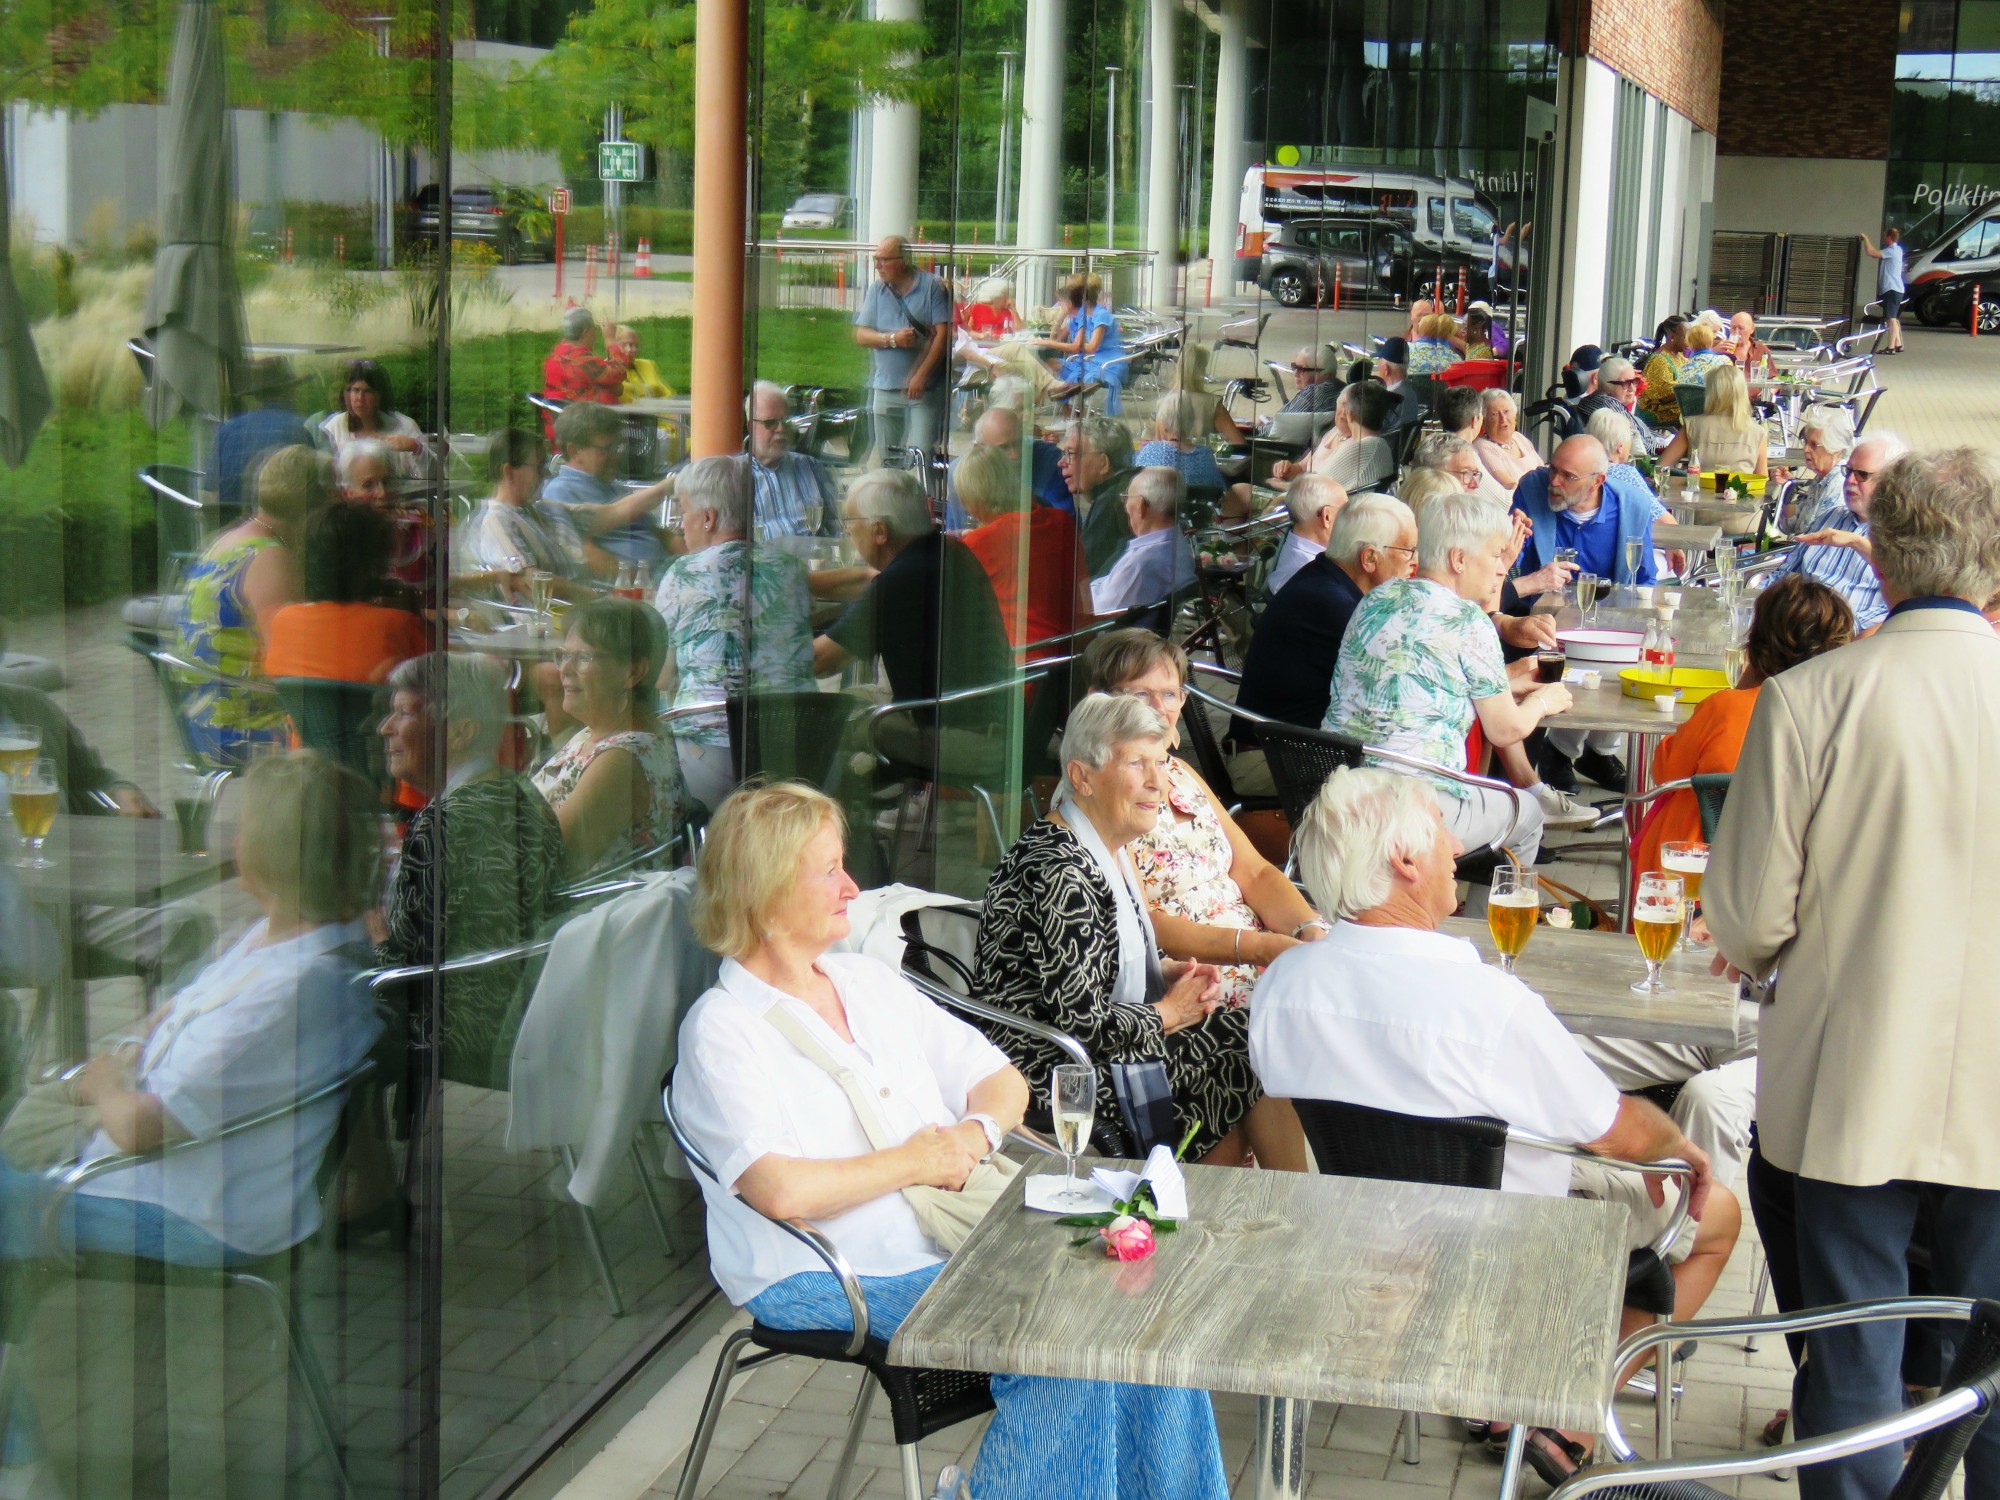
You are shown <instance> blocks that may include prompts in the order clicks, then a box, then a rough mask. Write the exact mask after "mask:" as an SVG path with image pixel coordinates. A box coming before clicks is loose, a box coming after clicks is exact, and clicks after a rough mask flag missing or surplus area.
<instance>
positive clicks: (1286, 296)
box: [1257, 216, 1416, 307]
mask: <svg viewBox="0 0 2000 1500" xmlns="http://www.w3.org/2000/svg"><path fill="white" fill-rule="evenodd" d="M1415 257H1416V247H1415V245H1414V243H1413V242H1412V240H1411V238H1410V236H1409V234H1408V233H1407V232H1406V231H1404V230H1403V229H1402V228H1401V227H1399V226H1398V225H1396V224H1393V223H1390V222H1388V221H1386V220H1383V219H1371V218H1364V217H1360V216H1356V217H1353V218H1338V219H1334V218H1325V219H1289V220H1287V221H1286V222H1284V223H1283V224H1280V225H1279V226H1278V228H1277V230H1276V231H1275V232H1274V233H1272V234H1271V235H1270V236H1269V237H1267V238H1266V239H1265V241H1264V253H1263V256H1262V257H1261V258H1260V259H1259V261H1258V269H1257V284H1258V285H1259V286H1261V287H1263V288H1264V290H1265V291H1267V292H1269V293H1270V294H1271V295H1272V296H1273V297H1275V298H1277V300H1278V301H1279V303H1281V304H1282V305H1283V306H1285V307H1305V306H1307V305H1309V304H1311V303H1314V302H1320V301H1325V300H1327V299H1329V298H1331V297H1332V295H1333V284H1334V279H1335V277H1336V275H1337V276H1338V277H1339V280H1340V286H1341V296H1342V297H1343V298H1346V297H1348V296H1371V297H1385V296H1388V295H1390V294H1391V293H1394V292H1399V291H1405V290H1407V287H1408V283H1409V279H1410V267H1411V265H1412V263H1413V262H1414V260H1415Z"/></svg>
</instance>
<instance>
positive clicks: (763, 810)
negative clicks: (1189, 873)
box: [673, 782, 1229, 1500]
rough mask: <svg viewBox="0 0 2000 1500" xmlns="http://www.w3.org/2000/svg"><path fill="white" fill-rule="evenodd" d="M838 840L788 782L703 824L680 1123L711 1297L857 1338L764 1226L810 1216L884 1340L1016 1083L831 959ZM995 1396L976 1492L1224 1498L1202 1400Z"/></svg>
mask: <svg viewBox="0 0 2000 1500" xmlns="http://www.w3.org/2000/svg"><path fill="white" fill-rule="evenodd" d="M844 834H845V829H844V827H843V825H842V819H841V814H840V809H839V808H838V807H837V806H836V805H835V804H834V803H833V802H832V801H830V800H829V799H828V798H827V797H825V796H823V795H822V794H821V793H819V792H817V791H815V790H813V789H812V788H810V787H807V786H804V785H802V784H800V783H798V782H777V783H774V784H772V785H768V786H756V787H747V788H745V789H744V790H743V791H740V792H738V793H736V794H735V795H734V796H732V797H730V798H729V799H728V800H727V801H726V802H724V803H723V805H722V806H721V807H720V808H719V809H717V811H716V815H715V817H714V819H713V820H712V821H711V822H710V824H709V830H708V838H707V840H706V842H704V844H703V845H702V851H701V862H700V866H699V870H698V873H697V877H696V879H697V884H696V889H695V903H694V927H695V933H696V935H697V936H698V937H699V938H700V939H701V941H702V943H703V944H704V945H705V946H706V947H707V948H709V949H710V950H711V951H712V952H715V953H719V954H721V955H722V958H723V963H722V970H721V973H720V974H719V975H718V976H717V979H716V982H715V985H714V987H713V988H711V989H710V990H708V991H707V992H706V993H705V994H703V995H702V997H701V998H700V999H699V1000H697V1001H696V1002H695V1003H694V1005H693V1006H692V1007H691V1008H690V1009H689V1011H688V1014H687V1019H686V1020H685V1021H683V1022H682V1023H681V1029H680V1049H679V1063H678V1065H677V1066H676V1068H675V1070H674V1077H673V1109H674V1118H675V1120H676V1122H677V1123H678V1124H679V1125H680V1128H681V1129H682V1130H683V1131H684V1132H685V1133H686V1134H687V1136H688V1138H689V1140H690V1141H691V1142H692V1143H693V1145H694V1146H695V1148H696V1149H697V1150H698V1151H699V1152H700V1153H701V1155H702V1156H703V1157H704V1158H706V1160H707V1161H708V1162H709V1163H710V1164H711V1165H712V1167H713V1169H714V1174H715V1176H714V1179H713V1180H711V1179H710V1178H708V1177H707V1176H704V1177H703V1179H702V1184H701V1188H702V1197H703V1199H704V1201H705V1203H706V1205H707V1208H708V1252H709V1266H710V1269H711V1270H712V1271H713V1273H714V1275H715V1280H716V1283H717V1284H718V1285H719V1286H720V1287H721V1288H722V1291H723V1295H725V1296H726V1297H728V1298H729V1300H730V1301H731V1302H732V1303H734V1304H736V1305H737V1306H739V1307H743V1308H746V1309H748V1311H749V1312H750V1314H751V1315H752V1316H753V1317H755V1318H756V1319H757V1320H758V1321H759V1322H761V1323H763V1324H765V1325H766V1326H767V1327H773V1328H788V1329H796V1330H830V1329H841V1330H847V1329H851V1328H853V1326H854V1322H853V1317H854V1313H853V1309H852V1308H851V1307H850V1306H849V1305H848V1301H847V1297H846V1295H845V1294H844V1293H843V1292H842V1290H841V1284H840V1281H839V1279H838V1278H836V1277H835V1276H834V1275H833V1273H831V1272H830V1271H828V1270H827V1269H826V1268H825V1263H824V1262H823V1261H821V1260H820V1258H819V1257H818V1256H816V1255H814V1254H813V1253H812V1252H811V1251H810V1250H808V1249H807V1248H806V1247H804V1246H803V1245H801V1244H800V1243H799V1242H798V1240H797V1239H796V1238H794V1236H793V1234H792V1233H790V1232H788V1231H787V1230H786V1228H785V1227H784V1225H783V1224H782V1223H781V1222H774V1221H782V1220H788V1219H790V1220H800V1219H803V1220H806V1221H808V1222H810V1223H811V1225H812V1227H813V1228H814V1229H815V1230H816V1231H817V1232H818V1233H820V1234H821V1235H823V1236H825V1237H826V1239H827V1240H829V1241H830V1242H831V1243H832V1245H833V1247H834V1248H835V1250H837V1251H838V1252H839V1253H840V1255H841V1256H842V1257H844V1258H845V1260H846V1262H847V1263H848V1264H849V1265H850V1266H852V1267H853V1269H854V1272H855V1274H856V1276H857V1277H858V1278H859V1280H860V1283H861V1288H862V1291H863V1293H864V1294H865V1296H866V1298H867V1312H868V1332H869V1334H870V1336H871V1337H872V1338H877V1339H886V1338H887V1337H888V1336H889V1335H890V1334H892V1333H893V1332H894V1331H895V1329H896V1328H897V1326H898V1325H899V1324H900V1323H901V1322H902V1321H903V1319H904V1318H906V1317H908V1316H909V1313H910V1310H911V1309H912V1308H913V1307H914V1306H915V1305H916V1302H917V1299H918V1298H919V1297H921V1296H922V1295H923V1293H924V1290H925V1289H926V1288H927V1287H929V1286H930V1284H931V1283H932V1282H933V1281H934V1280H936V1279H937V1275H938V1273H939V1271H940V1270H942V1269H943V1267H944V1265H945V1262H946V1259H947V1257H948V1256H949V1255H950V1253H951V1251H952V1250H953V1249H955V1248H956V1246H957V1244H958V1243H959V1242H960V1241H961V1240H962V1239H963V1235H964V1227H963V1226H964V1224H965V1221H966V1220H967V1219H969V1218H970V1217H972V1216H973V1215H974V1214H975V1213H976V1209H974V1208H973V1207H972V1205H973V1204H976V1203H977V1202H979V1201H980V1200H981V1199H982V1198H984V1199H985V1200H986V1201H990V1200H991V1197H992V1194H993V1192H994V1191H995V1190H996V1187H998V1186H999V1185H998V1184H997V1183H996V1182H995V1178H996V1176H997V1174H996V1173H995V1172H994V1170H993V1168H991V1167H989V1166H985V1165H982V1164H983V1163H984V1162H985V1160H986V1158H988V1157H989V1156H991V1155H992V1154H993V1153H994V1152H995V1151H997V1150H998V1149H999V1146H1000V1143H1001V1141H1002V1140H1003V1139H1004V1138H1005V1136H1006V1134H1007V1132H1008V1131H1009V1130H1011V1129H1013V1128H1014V1127H1015V1126H1017V1125H1018V1124H1019V1123H1020V1122H1021V1117H1022V1113H1023V1111H1024V1109H1025V1107H1026V1105H1027V1103H1028V1084H1027V1081H1026V1080H1025V1079H1023V1077H1022V1076H1021V1074H1020V1073H1019V1072H1018V1071H1017V1070H1016V1069H1015V1068H1014V1067H1013V1066H1011V1065H1010V1064H1009V1061H1008V1058H1007V1055H1006V1054H1005V1053H1003V1052H1002V1051H1001V1050H1000V1049H999V1048H997V1047H995V1046H993V1045H992V1044H991V1043H990V1042H988V1041H986V1040H985V1039H984V1038H983V1037H981V1036H980V1035H979V1033H978V1032H977V1031H975V1030H973V1029H972V1028H971V1027H970V1026H968V1025H966V1024H965V1023H964V1022H963V1021H960V1020H958V1019H957V1018H955V1017H953V1016H951V1015H949V1014H948V1013H946V1012H945V1011H944V1010H942V1009H940V1008H939V1007H938V1006H937V1005H935V1004H933V1003H932V1002H931V1001H929V1000H928V999H926V998H925V997H924V996H923V995H921V994H919V993H918V992H917V990H916V989H915V988H914V987H912V986H911V984H910V983H909V981H908V980H906V979H905V978H904V977H903V976H902V975H901V974H900V973H898V972H897V971H896V970H895V969H892V968H890V967H889V966H888V965H886V964H883V963H881V962H879V961H877V960H875V959H873V958H870V957H867V956H866V955H864V954H860V953H836V952H834V951H833V950H834V947H835V945H836V944H838V943H840V942H841V941H842V939H844V938H846V937H847V936H848V934H849V930H850V926H851V924H850V922H849V918H848V903H849V902H851V901H852V900H853V899H854V897H855V896H856V895H858V894H859V890H858V888H857V887H856V885H855V883H854V882H853V881H852V880H851V879H849V878H848V875H847V871H846V870H845V869H844V868H843V862H844V855H845V849H844ZM1003 1190H1004V1189H1003ZM1013 1191H1014V1192H1016V1193H1018V1191H1019V1189H1018V1187H1016V1188H1014V1189H1013ZM961 1195H963V1196H962V1197H961ZM1079 1269H1081V1268H1079ZM993 1403H994V1414H993V1420H992V1423H991V1425H990V1426H988V1428H987V1429H986V1432H985V1435H984V1436H983V1437H982V1438H981V1439H980V1443H979V1454H978V1457H977V1459H976V1460H975V1461H974V1463H973V1466H972V1473H971V1476H970V1481H971V1484H972V1487H973V1489H974V1490H975V1492H976V1493H977V1494H978V1495H979V1497H980V1500H1041V1497H1044V1496H1053V1495H1062V1496H1070V1495H1080V1496H1089V1497H1091V1500H1227V1496H1228V1493H1229V1480H1228V1476H1227V1475H1226V1474H1225V1473H1224V1471H1223V1467H1222V1454H1221V1448H1220V1444H1219V1442H1218V1440H1217V1436H1216V1430H1215V1412H1214V1408H1213V1406H1212V1405H1211V1403H1210V1400H1209V1396H1208V1393H1207V1392H1205V1391H1195V1390H1185V1389H1168V1388H1164V1387H1158V1386H1132V1385H1115V1384H1112V1383H1111V1382H1108V1381H1098V1380H1058V1379H1050V1378H1044V1377H1037V1376H1024V1375H995V1376H994V1377H993Z"/></svg>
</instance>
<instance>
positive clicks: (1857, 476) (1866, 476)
mask: <svg viewBox="0 0 2000 1500" xmlns="http://www.w3.org/2000/svg"><path fill="white" fill-rule="evenodd" d="M1881 472H1882V471H1881V470H1880V469H1857V468H1855V467H1854V466H1853V465H1852V464H1849V465H1848V467H1847V477H1848V478H1849V479H1852V480H1854V481H1855V482H1856V483H1857V484H1866V483H1868V481H1869V480H1871V479H1873V478H1874V477H1875V476H1876V475H1877V474H1879V473H1881Z"/></svg>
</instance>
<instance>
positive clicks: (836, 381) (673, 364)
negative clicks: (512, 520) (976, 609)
mask: <svg viewBox="0 0 2000 1500" xmlns="http://www.w3.org/2000/svg"><path fill="white" fill-rule="evenodd" d="M636 327H637V329H638V332H639V346H640V348H641V349H642V350H644V351H645V353H646V355H647V357H648V358H650V359H652V360H654V361H655V362H656V363H657V364H658V365H659V367H660V373H661V374H662V375H663V376H664V377H665V378H666V380H667V383H668V384H670V385H671V386H673V388H674V389H675V390H677V391H682V392H685V391H686V390H688V388H689V374H688V363H689V342H690V339H691V337H692V333H693V325H692V323H691V322H690V320H688V319H686V318H652V319H646V320H643V321H641V322H639V323H638V324H637V325H636ZM754 338H755V344H754V349H755V368H754V370H753V371H752V372H751V373H752V374H753V375H754V376H756V377H757V378H763V379H770V380H776V381H779V382H781V383H786V384H792V383H800V384H808V385H826V386H834V387H844V388H847V389H850V390H856V389H858V388H859V386H860V384H861V381H862V379H863V378H864V375H865V373H866V370H867V363H866V356H865V355H864V354H863V352H862V351H861V350H859V349H857V348H855V346H854V343H853V341H852V339H851V338H850V337H849V333H848V322H847V317H846V315H845V314H844V313H839V312H831V311H821V310H818V309H783V310H772V311H766V312H761V313H759V314H758V315H757V322H756V326H755V329H754ZM549 342H550V340H549V336H548V335H547V334H545V333H516V334H497V335H490V336H486V337H481V338H475V339H466V340H464V341H462V342H460V343H457V344H454V345H453V347H452V350H451V373H450V380H451V407H450V413H449V416H450V423H449V425H450V427H451V430H452V431H454V432H490V431H492V430H493V429H495V428H498V427H503V426H506V425H507V424H508V423H510V422H511V423H519V424H522V425H530V424H532V422H533V420H534V418H533V414H532V411H531V409H530V408H529V406H528V403H527V401H526V400H525V399H524V398H525V394H526V393H527V392H528V391H531V390H533V391H539V390H540V389H541V387H542V360H543V359H544V358H545V357H546V356H547V354H548V352H549ZM382 363H383V365H384V366H386V367H387V369H388V370H389V373H390V377H391V378H392V379H393V380H394V382H395V388H396V390H397V392H398V393H399V394H400V395H401V396H402V399H403V401H404V404H405V406H406V408H407V409H408V410H409V412H410V414H411V415H412V416H414V417H415V418H416V419H417V420H418V422H420V423H421V424H422V425H423V426H424V427H425V428H426V429H429V430H435V428H436V426H437V420H436V419H437V412H436V404H435V402H434V401H433V399H432V396H433V390H434V380H433V375H434V369H433V365H432V357H431V354H430V352H429V351H427V350H418V349H406V350H398V351H396V352H394V353H391V354H387V355H384V356H383V358H382ZM188 453H189V444H188V430H187V425H186V423H184V422H174V423H172V424H170V425H169V426H168V427H167V428H166V429H164V430H163V431H160V432H154V431H153V429H152V428H151V427H149V426H147V424H146V419H145V417H144V416H143V415H142V414H141V413H140V412H138V411H125V412H115V413H105V412H100V411H95V410H89V411H79V410H71V411H62V412H58V413H57V414H56V415H55V416H54V417H52V418H51V419H50V420H49V421H48V422H47V423H46V424H44V426H43V427H42V430H41V431H40V433H38V434H37V435H36V438H35V443H34V446H33V447H32V448H31V449H30V450H29V452H28V457H27V461H26V462H25V463H23V464H22V466H21V467H20V468H18V469H14V470H4V469H0V616H12V617H15V618H21V617H25V616H28V615H37V614H45V613H48V612H50V611H53V610H60V609H65V608H75V607H79V606H81V605H85V604H94V603H97V602H98V601H100V600H103V599H113V598H126V597H129V596H130V595H132V594H135V593H143V592H145V591H146V590H147V589H149V588H150V587H152V584H153V579H154V572H155V557H154V551H155V546H156V543H155V539H154V530H153V502H152V498H151V496H150V494H149V492H147V491H146V490H144V489H143V488H142V487H141V486H140V484H139V482H138V480H137V478H136V477H135V476H136V471H137V470H138V468H139V466H140V465H142V464H149V463H179V464H184V463H186V462H187V461H188Z"/></svg>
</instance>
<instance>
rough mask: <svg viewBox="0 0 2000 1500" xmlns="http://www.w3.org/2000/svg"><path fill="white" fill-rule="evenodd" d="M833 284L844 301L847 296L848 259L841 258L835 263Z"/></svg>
mask: <svg viewBox="0 0 2000 1500" xmlns="http://www.w3.org/2000/svg"><path fill="white" fill-rule="evenodd" d="M833 284H834V288H835V290H836V291H838V292H839V293H840V295H841V297H842V298H843V299H845V298H846V296H847V257H846V256H844V255H843V256H840V257H839V258H838V259H836V260H835V261H834V263H833Z"/></svg>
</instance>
